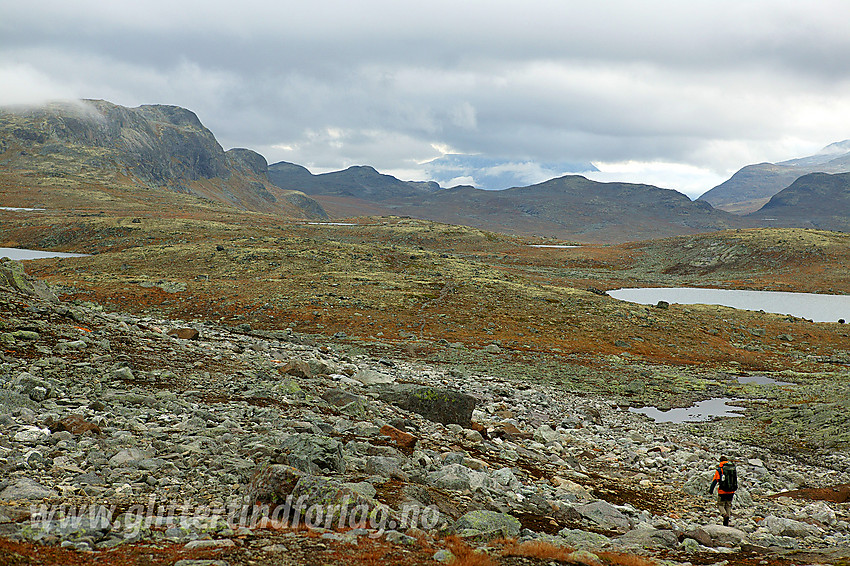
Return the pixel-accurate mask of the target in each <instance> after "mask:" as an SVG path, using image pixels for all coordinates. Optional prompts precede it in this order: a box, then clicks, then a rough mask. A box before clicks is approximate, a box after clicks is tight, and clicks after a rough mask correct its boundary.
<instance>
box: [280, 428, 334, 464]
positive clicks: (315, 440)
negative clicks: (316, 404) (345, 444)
mask: <svg viewBox="0 0 850 566" xmlns="http://www.w3.org/2000/svg"><path fill="white" fill-rule="evenodd" d="M280 449H281V452H282V453H283V454H282V457H283V458H284V460H285V462H286V463H288V464H289V465H290V466H293V467H295V468H298V469H299V470H301V471H302V472H306V473H308V474H326V473H342V472H345V460H344V459H343V457H342V444H340V443H339V442H337V441H336V440H334V439H333V438H331V437H329V436H321V435H317V434H309V433H300V434H295V435H292V436H290V437H289V438H287V439H286V440H284V441H283V442H282V443H281V445H280Z"/></svg>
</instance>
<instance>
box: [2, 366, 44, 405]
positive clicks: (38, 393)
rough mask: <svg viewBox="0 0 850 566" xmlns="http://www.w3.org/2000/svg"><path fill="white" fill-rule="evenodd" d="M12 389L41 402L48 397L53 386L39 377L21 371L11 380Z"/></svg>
mask: <svg viewBox="0 0 850 566" xmlns="http://www.w3.org/2000/svg"><path fill="white" fill-rule="evenodd" d="M12 390H13V391H15V392H16V393H20V394H21V395H26V396H27V397H29V398H30V399H32V400H33V401H36V402H41V401H44V400H45V399H47V398H48V397H50V395H51V393H52V392H53V387H51V385H50V384H49V383H47V382H46V381H45V380H43V379H41V378H40V377H36V376H34V375H33V374H31V373H29V372H27V371H22V372H21V373H19V374H18V375H17V376H16V377H15V379H13V380H12Z"/></svg>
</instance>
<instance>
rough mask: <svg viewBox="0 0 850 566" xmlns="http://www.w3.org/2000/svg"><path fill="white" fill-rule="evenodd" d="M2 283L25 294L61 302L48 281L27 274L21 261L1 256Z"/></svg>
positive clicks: (0, 283) (0, 278)
mask: <svg viewBox="0 0 850 566" xmlns="http://www.w3.org/2000/svg"><path fill="white" fill-rule="evenodd" d="M0 285H2V286H4V287H9V288H11V289H14V290H15V291H17V292H19V293H23V294H25V295H34V296H36V297H38V298H40V299H43V300H45V301H49V302H51V303H58V302H59V299H57V298H56V295H55V294H53V291H51V290H50V287H48V286H47V284H46V283H44V282H43V281H39V280H38V279H33V278H32V277H30V276H28V275H27V274H26V272H25V271H24V267H23V265H21V262H19V261H13V260H11V259H9V258H5V257H4V258H0Z"/></svg>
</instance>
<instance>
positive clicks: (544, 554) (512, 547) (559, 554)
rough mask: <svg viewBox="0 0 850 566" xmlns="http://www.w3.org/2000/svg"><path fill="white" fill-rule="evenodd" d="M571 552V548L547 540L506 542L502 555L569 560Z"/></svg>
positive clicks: (559, 560)
mask: <svg viewBox="0 0 850 566" xmlns="http://www.w3.org/2000/svg"><path fill="white" fill-rule="evenodd" d="M572 552H573V549H572V548H565V547H562V546H555V545H554V544H551V543H548V542H543V541H526V542H523V543H522V544H516V542H514V543H511V544H508V545H507V546H505V548H504V549H503V550H502V556H524V557H526V558H539V559H541V560H557V561H558V562H571V559H570V557H569V556H570V554H571V553H572Z"/></svg>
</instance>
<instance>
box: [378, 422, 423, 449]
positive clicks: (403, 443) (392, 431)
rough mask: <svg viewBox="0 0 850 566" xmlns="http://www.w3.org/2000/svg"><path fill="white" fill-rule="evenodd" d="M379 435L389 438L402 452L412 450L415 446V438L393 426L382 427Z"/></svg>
mask: <svg viewBox="0 0 850 566" xmlns="http://www.w3.org/2000/svg"><path fill="white" fill-rule="evenodd" d="M380 432H381V434H383V435H384V436H387V437H389V438H390V440H392V441H393V443H394V444H395V445H396V446H398V447H399V448H401V449H402V450H412V449H413V447H414V446H416V441H417V438H416V437H415V436H413V435H412V434H410V433H408V432H404V431H401V430H399V429H397V428H395V427H394V426H390V425H384V426H382V427H381V431H380Z"/></svg>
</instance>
